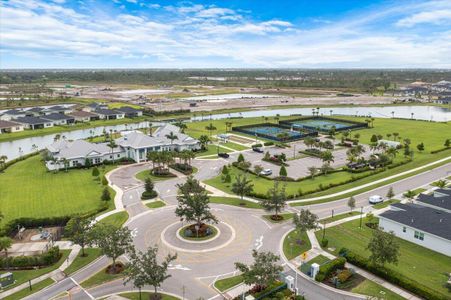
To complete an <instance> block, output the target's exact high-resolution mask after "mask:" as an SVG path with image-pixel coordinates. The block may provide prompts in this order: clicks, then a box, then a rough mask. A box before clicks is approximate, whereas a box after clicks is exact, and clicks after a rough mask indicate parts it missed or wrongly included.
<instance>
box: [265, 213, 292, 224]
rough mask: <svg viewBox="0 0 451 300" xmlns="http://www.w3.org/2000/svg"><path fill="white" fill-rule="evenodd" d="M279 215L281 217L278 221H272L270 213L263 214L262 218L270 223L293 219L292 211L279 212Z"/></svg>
mask: <svg viewBox="0 0 451 300" xmlns="http://www.w3.org/2000/svg"><path fill="white" fill-rule="evenodd" d="M279 215H280V216H282V217H283V219H282V220H280V221H274V220H273V219H271V216H272V215H264V216H263V218H264V219H265V220H268V221H269V222H271V223H281V222H285V221H288V220H291V219H293V215H294V214H293V213H284V214H279Z"/></svg>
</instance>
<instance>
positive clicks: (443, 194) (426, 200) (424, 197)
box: [415, 188, 451, 230]
mask: <svg viewBox="0 0 451 300" xmlns="http://www.w3.org/2000/svg"><path fill="white" fill-rule="evenodd" d="M415 202H416V203H418V204H421V205H424V206H429V207H432V208H436V209H442V210H444V211H446V212H448V213H451V188H444V189H436V190H434V191H432V192H431V193H429V194H425V193H421V194H420V195H418V197H417V198H416V199H415ZM450 230H451V228H450Z"/></svg>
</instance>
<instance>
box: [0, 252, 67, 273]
mask: <svg viewBox="0 0 451 300" xmlns="http://www.w3.org/2000/svg"><path fill="white" fill-rule="evenodd" d="M61 255H62V254H61V253H60V250H59V248H58V247H52V248H50V249H49V251H47V252H46V253H43V254H40V255H36V256H16V257H12V256H9V257H0V268H1V269H9V268H12V269H31V268H35V267H45V266H49V265H52V264H54V263H56V262H57V261H58V260H59V259H60V258H61Z"/></svg>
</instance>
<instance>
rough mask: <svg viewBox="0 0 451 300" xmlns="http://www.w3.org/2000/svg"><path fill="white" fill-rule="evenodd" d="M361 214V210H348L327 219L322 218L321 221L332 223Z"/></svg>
mask: <svg viewBox="0 0 451 300" xmlns="http://www.w3.org/2000/svg"><path fill="white" fill-rule="evenodd" d="M357 215H360V212H359V211H353V212H347V213H344V214H339V215H334V216H333V217H329V218H326V219H321V221H320V222H321V223H331V222H335V221H338V220H341V219H345V218H349V217H353V216H357Z"/></svg>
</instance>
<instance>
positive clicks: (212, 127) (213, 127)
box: [205, 123, 217, 136]
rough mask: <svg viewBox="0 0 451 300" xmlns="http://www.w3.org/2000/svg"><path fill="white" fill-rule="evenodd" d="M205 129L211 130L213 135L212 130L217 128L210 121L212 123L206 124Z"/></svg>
mask: <svg viewBox="0 0 451 300" xmlns="http://www.w3.org/2000/svg"><path fill="white" fill-rule="evenodd" d="M205 129H206V130H208V131H209V132H210V136H211V133H212V131H213V130H216V129H217V128H216V127H215V126H214V125H213V124H212V123H210V125H208V126H206V127H205Z"/></svg>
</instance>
